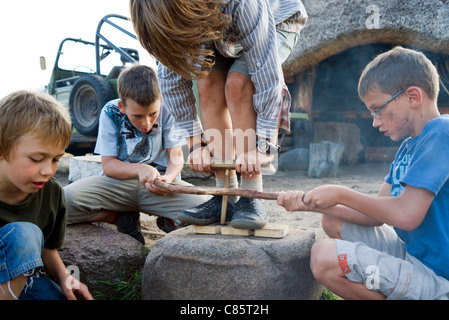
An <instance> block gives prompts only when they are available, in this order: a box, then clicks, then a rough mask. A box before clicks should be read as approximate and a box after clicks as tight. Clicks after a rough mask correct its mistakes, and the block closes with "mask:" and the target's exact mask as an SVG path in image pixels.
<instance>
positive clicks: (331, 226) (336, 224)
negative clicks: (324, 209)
mask: <svg viewBox="0 0 449 320" xmlns="http://www.w3.org/2000/svg"><path fill="white" fill-rule="evenodd" d="M342 225H343V220H341V219H338V218H334V217H332V216H328V215H326V214H324V215H323V217H322V218H321V226H322V228H323V230H324V232H325V233H326V234H327V235H328V236H329V237H330V238H333V239H341V235H340V234H341V227H342Z"/></svg>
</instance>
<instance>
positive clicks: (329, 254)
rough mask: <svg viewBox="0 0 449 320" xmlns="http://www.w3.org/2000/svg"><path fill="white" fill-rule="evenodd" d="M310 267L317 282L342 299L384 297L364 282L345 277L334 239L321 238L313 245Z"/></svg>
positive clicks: (380, 298)
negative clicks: (367, 286) (368, 287)
mask: <svg viewBox="0 0 449 320" xmlns="http://www.w3.org/2000/svg"><path fill="white" fill-rule="evenodd" d="M310 268H311V269H312V273H313V276H314V277H315V279H316V280H317V281H318V282H319V283H321V284H322V285H323V286H325V287H326V288H328V289H329V290H331V291H332V292H334V293H335V294H337V295H338V296H340V297H342V298H343V299H348V300H352V299H354V300H355V299H360V300H383V299H385V296H384V295H383V294H381V293H379V292H375V291H372V290H369V289H367V288H366V286H365V285H364V284H362V283H357V282H352V281H350V280H349V279H348V278H346V276H345V275H344V273H343V271H342V270H341V268H340V265H339V263H338V259H337V244H336V241H335V240H334V239H323V240H320V241H318V242H316V243H315V244H314V245H313V247H312V252H311V258H310Z"/></svg>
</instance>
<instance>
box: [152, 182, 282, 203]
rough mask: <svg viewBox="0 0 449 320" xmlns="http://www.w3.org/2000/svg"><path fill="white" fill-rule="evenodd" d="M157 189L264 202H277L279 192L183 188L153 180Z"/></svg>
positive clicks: (197, 187) (196, 187)
mask: <svg viewBox="0 0 449 320" xmlns="http://www.w3.org/2000/svg"><path fill="white" fill-rule="evenodd" d="M154 184H155V185H157V186H158V187H159V188H162V189H166V190H168V191H171V192H176V193H188V194H199V195H212V196H224V195H227V196H240V197H246V198H258V199H265V200H277V198H278V195H279V192H261V191H256V190H253V189H233V188H217V187H199V186H183V185H180V184H174V183H166V182H164V181H162V180H154Z"/></svg>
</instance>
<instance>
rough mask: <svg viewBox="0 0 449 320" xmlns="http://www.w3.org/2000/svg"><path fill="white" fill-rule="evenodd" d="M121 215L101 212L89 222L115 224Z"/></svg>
mask: <svg viewBox="0 0 449 320" xmlns="http://www.w3.org/2000/svg"><path fill="white" fill-rule="evenodd" d="M119 215H120V213H119V212H115V211H110V210H100V211H98V213H97V215H96V216H94V217H92V218H90V219H88V220H87V222H107V223H114V222H115V221H117V219H118V217H119Z"/></svg>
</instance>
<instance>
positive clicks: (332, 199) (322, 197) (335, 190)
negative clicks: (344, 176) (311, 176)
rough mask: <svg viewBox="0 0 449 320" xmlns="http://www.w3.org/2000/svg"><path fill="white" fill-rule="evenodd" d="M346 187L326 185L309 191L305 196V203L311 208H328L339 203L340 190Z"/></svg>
mask: <svg viewBox="0 0 449 320" xmlns="http://www.w3.org/2000/svg"><path fill="white" fill-rule="evenodd" d="M342 188H344V187H342V186H336V185H325V186H320V187H318V188H315V189H313V190H312V191H309V192H307V194H306V195H305V196H304V200H303V201H304V204H306V205H307V206H309V208H310V210H313V209H315V208H320V209H327V208H330V207H333V206H335V205H337V204H338V199H339V197H340V192H339V191H340V190H341V189H342Z"/></svg>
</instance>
